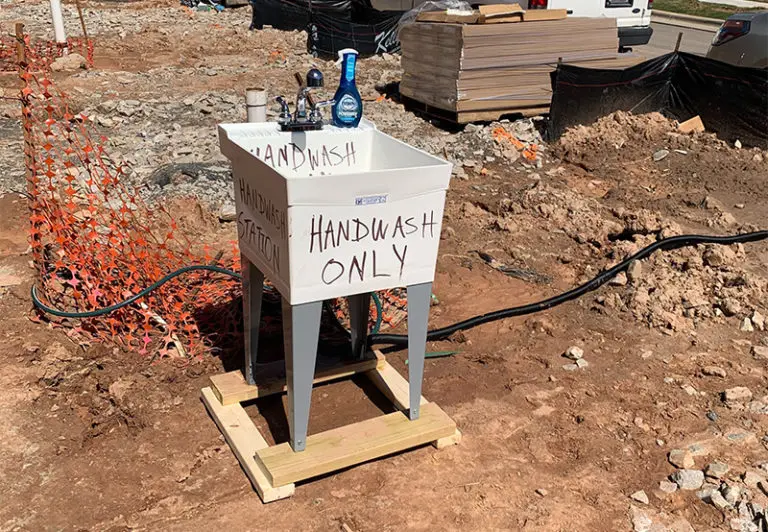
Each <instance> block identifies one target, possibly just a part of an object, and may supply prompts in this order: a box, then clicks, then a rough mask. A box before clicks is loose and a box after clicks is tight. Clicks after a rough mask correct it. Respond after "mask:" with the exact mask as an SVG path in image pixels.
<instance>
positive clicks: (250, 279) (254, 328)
mask: <svg viewBox="0 0 768 532" xmlns="http://www.w3.org/2000/svg"><path fill="white" fill-rule="evenodd" d="M240 272H241V273H242V275H243V337H244V340H245V366H244V369H243V373H245V382H247V383H248V384H255V381H254V375H253V371H254V368H255V365H256V359H257V357H258V353H259V327H260V325H261V297H262V294H263V293H264V288H263V286H264V274H263V273H261V270H259V269H258V268H257V267H256V266H254V265H253V264H252V263H251V261H249V260H248V259H247V258H246V257H245V255H240Z"/></svg>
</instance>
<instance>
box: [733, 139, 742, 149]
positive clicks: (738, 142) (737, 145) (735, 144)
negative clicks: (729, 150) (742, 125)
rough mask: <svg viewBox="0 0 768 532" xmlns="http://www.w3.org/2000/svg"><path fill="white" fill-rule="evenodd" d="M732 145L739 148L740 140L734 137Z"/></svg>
mask: <svg viewBox="0 0 768 532" xmlns="http://www.w3.org/2000/svg"><path fill="white" fill-rule="evenodd" d="M733 147H734V148H736V149H739V150H740V149H741V141H740V140H739V139H736V142H734V143H733Z"/></svg>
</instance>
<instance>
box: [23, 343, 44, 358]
mask: <svg viewBox="0 0 768 532" xmlns="http://www.w3.org/2000/svg"><path fill="white" fill-rule="evenodd" d="M21 348H22V349H23V350H24V351H26V352H27V353H29V354H30V355H33V354H35V353H37V352H38V351H40V346H39V345H37V344H36V343H34V342H24V345H22V346H21Z"/></svg>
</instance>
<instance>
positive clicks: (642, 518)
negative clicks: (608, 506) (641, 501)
mask: <svg viewBox="0 0 768 532" xmlns="http://www.w3.org/2000/svg"><path fill="white" fill-rule="evenodd" d="M631 512H632V528H633V530H634V531H635V532H648V531H649V530H650V529H651V526H652V525H653V520H652V519H651V518H650V516H649V515H648V514H647V513H646V512H644V511H643V510H641V509H640V508H637V507H636V506H632V508H631Z"/></svg>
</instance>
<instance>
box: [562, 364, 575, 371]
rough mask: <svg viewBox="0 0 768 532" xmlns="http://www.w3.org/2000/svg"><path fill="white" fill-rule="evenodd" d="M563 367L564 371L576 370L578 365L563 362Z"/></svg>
mask: <svg viewBox="0 0 768 532" xmlns="http://www.w3.org/2000/svg"><path fill="white" fill-rule="evenodd" d="M563 369H564V370H565V371H576V370H577V369H579V366H578V365H576V364H564V365H563Z"/></svg>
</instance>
